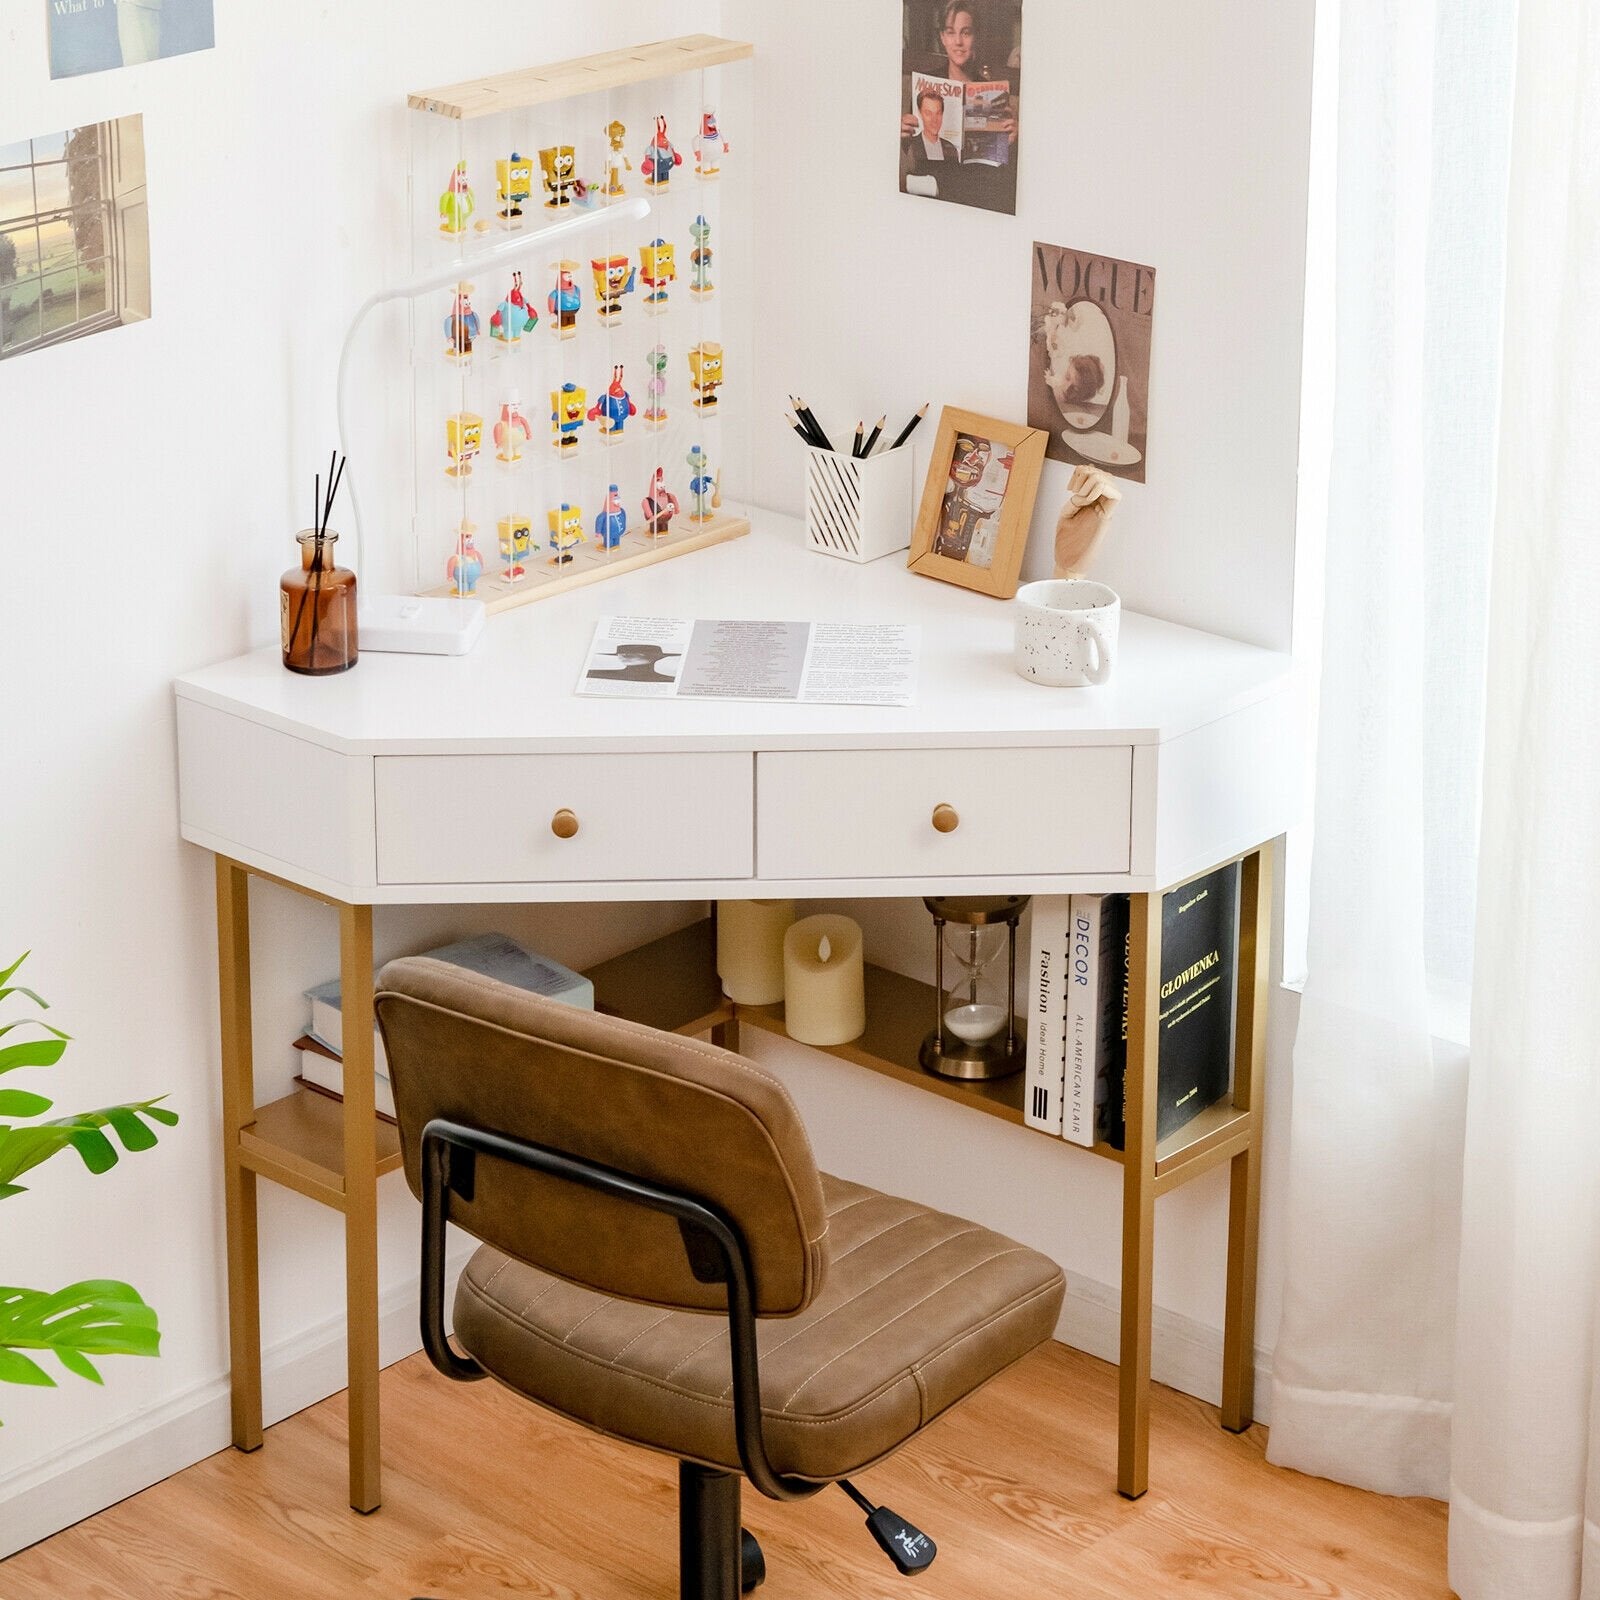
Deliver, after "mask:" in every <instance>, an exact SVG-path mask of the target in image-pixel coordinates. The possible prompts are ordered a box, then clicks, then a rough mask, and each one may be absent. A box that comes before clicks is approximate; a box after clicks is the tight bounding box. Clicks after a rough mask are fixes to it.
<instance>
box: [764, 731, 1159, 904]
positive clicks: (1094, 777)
mask: <svg viewBox="0 0 1600 1600" xmlns="http://www.w3.org/2000/svg"><path fill="white" fill-rule="evenodd" d="M756 796H757V804H756V861H757V863H758V866H759V870H760V873H761V876H762V877H763V878H901V877H905V878H915V877H919V876H921V877H941V876H944V875H946V874H949V873H957V874H961V875H965V876H985V877H996V876H1002V875H1004V876H1010V875H1012V874H1024V873H1030V874H1039V875H1048V874H1053V873H1070V872H1126V871H1127V870H1128V859H1129V854H1128V852H1129V843H1128V841H1129V835H1130V827H1131V817H1132V799H1133V751H1132V749H1131V747H1130V746H1128V745H1090V746H1082V747H1075V748H1072V749H1065V750H1063V749H1047V748H1041V749H1028V750H882V751H880V750H872V751H866V750H860V751H857V750H829V751H794V752H787V751H785V752H777V751H775V752H773V753H771V754H768V755H760V756H757V757H756ZM937 808H943V809H941V810H940V816H939V819H938V820H939V822H942V823H943V824H944V825H945V828H946V829H947V830H948V831H941V828H940V827H939V826H938V825H937V824H936V822H935V819H934V813H935V810H936V809H937Z"/></svg>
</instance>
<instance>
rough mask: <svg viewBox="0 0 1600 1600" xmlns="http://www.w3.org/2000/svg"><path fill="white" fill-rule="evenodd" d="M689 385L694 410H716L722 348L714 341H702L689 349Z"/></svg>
mask: <svg viewBox="0 0 1600 1600" xmlns="http://www.w3.org/2000/svg"><path fill="white" fill-rule="evenodd" d="M689 375H690V384H691V386H692V387H693V389H694V402H693V404H694V408H695V410H696V411H701V412H714V411H715V410H716V409H717V390H718V389H720V388H721V387H722V346H721V345H720V344H718V343H717V342H716V341H715V340H714V339H702V340H701V341H700V343H699V344H697V345H692V346H691V347H690V349H689Z"/></svg>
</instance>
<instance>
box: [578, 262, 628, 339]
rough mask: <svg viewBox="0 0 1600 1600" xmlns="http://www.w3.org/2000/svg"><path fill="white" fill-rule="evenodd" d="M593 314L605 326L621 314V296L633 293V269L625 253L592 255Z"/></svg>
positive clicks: (590, 264) (590, 265) (590, 263)
mask: <svg viewBox="0 0 1600 1600" xmlns="http://www.w3.org/2000/svg"><path fill="white" fill-rule="evenodd" d="M589 268H590V270H591V271H592V272H593V273H594V314H595V315H596V316H597V317H598V318H599V319H600V321H601V322H602V323H604V324H606V325H607V326H609V325H610V324H611V323H613V322H615V321H616V320H617V318H618V317H620V316H621V315H622V297H623V295H625V294H632V293H633V276H634V275H633V269H632V267H630V266H629V265H628V258H627V257H626V256H625V255H614V256H593V257H591V258H590V261H589Z"/></svg>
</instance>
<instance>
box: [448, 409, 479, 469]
mask: <svg viewBox="0 0 1600 1600" xmlns="http://www.w3.org/2000/svg"><path fill="white" fill-rule="evenodd" d="M482 443H483V418H482V417H480V416H479V415H478V414H477V412H475V411H458V412H456V414H455V415H454V416H453V417H446V418H445V423H444V448H445V456H446V457H447V459H448V460H449V463H450V464H449V466H447V467H446V468H445V472H446V474H447V475H448V476H450V477H452V478H470V477H471V476H472V458H473V457H474V456H475V455H477V453H478V449H479V447H480V446H481V445H482Z"/></svg>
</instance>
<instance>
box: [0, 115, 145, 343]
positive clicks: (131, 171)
mask: <svg viewBox="0 0 1600 1600" xmlns="http://www.w3.org/2000/svg"><path fill="white" fill-rule="evenodd" d="M148 216H149V213H148V208H147V205H146V198H145V170H144V119H143V118H142V117H140V116H138V115H135V116H131V117H118V118H117V119H116V120H115V121H112V122H90V123H85V124H84V125H83V126H81V127H77V128H65V129H63V130H62V131H61V132H59V133H45V134H39V135H37V136H35V137H34V138H32V139H19V140H17V142H16V143H14V144H0V361H3V360H6V359H8V358H9V357H11V356H20V355H25V354H27V353H28V352H29V351H32V350H41V349H45V348H47V347H49V346H52V345H58V344H64V343H66V341H67V340H69V339H81V338H83V337H84V336H85V335H86V334H91V333H102V332H104V331H105V330H106V329H108V328H119V327H121V326H123V325H124V324H125V323H129V322H139V321H142V320H143V319H144V318H146V317H148V316H149V315H150V226H149V220H148Z"/></svg>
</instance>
